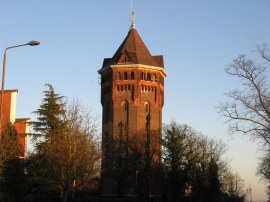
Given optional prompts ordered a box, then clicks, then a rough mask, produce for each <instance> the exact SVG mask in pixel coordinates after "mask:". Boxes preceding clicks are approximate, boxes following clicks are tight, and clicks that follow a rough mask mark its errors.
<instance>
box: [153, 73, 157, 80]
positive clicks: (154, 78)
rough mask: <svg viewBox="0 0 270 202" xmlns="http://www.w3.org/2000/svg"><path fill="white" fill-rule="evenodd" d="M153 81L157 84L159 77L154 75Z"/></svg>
mask: <svg viewBox="0 0 270 202" xmlns="http://www.w3.org/2000/svg"><path fill="white" fill-rule="evenodd" d="M153 81H154V82H156V81H157V75H156V74H153Z"/></svg>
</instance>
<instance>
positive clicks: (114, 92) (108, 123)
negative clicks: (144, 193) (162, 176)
mask: <svg viewBox="0 0 270 202" xmlns="http://www.w3.org/2000/svg"><path fill="white" fill-rule="evenodd" d="M98 73H99V74H100V76H101V105H102V109H103V114H102V152H103V156H102V176H101V177H102V192H103V193H104V194H114V193H115V189H114V184H115V178H114V176H111V170H112V169H113V164H114V162H115V145H116V143H115V141H119V138H122V139H123V141H126V142H127V141H129V139H130V138H131V137H134V136H135V137H136V138H137V137H138V138H143V139H145V140H146V127H147V124H146V122H147V120H146V117H147V116H148V117H151V119H150V126H149V127H150V130H151V131H157V132H158V134H159V138H158V140H157V141H159V139H160V138H161V130H162V107H163V105H164V78H165V77H166V75H167V73H166V71H165V69H164V63H163V56H162V55H159V56H152V55H151V53H150V52H149V50H148V49H147V47H146V45H145V44H144V42H143V40H142V39H141V37H140V35H139V34H138V32H137V30H136V29H135V25H134V24H132V26H131V28H130V30H129V32H128V34H127V36H126V38H125V39H124V41H123V42H122V44H121V45H120V47H119V48H118V50H117V51H116V53H115V54H114V55H113V57H112V58H105V59H104V61H103V66H102V68H101V69H100V70H99V71H98ZM149 115H150V116H149ZM139 136H143V137H139ZM157 145H158V146H157V149H158V150H161V145H160V143H159V142H158V143H157ZM127 152H128V149H127ZM156 160H160V156H157V157H156Z"/></svg>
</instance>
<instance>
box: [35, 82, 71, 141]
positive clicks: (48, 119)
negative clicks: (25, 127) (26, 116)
mask: <svg viewBox="0 0 270 202" xmlns="http://www.w3.org/2000/svg"><path fill="white" fill-rule="evenodd" d="M45 86H46V87H48V90H45V91H43V93H44V98H43V100H42V101H43V102H42V104H41V105H40V107H39V109H37V110H36V111H34V112H33V113H34V114H36V115H37V116H38V117H37V121H33V122H31V125H32V127H33V129H34V131H35V133H36V135H39V136H40V135H41V136H46V135H47V134H48V133H49V132H50V131H53V130H55V129H59V128H61V127H62V125H63V123H64V120H63V116H64V114H65V105H66V104H65V102H64V98H65V97H64V96H60V95H59V94H57V93H55V91H54V88H53V86H52V85H50V84H46V85H45Z"/></svg>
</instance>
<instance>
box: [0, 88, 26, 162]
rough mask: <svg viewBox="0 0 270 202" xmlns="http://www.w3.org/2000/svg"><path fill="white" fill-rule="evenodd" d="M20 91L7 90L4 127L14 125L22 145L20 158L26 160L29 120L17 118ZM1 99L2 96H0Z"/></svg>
mask: <svg viewBox="0 0 270 202" xmlns="http://www.w3.org/2000/svg"><path fill="white" fill-rule="evenodd" d="M17 94H18V90H5V91H4V97H3V110H2V127H5V125H6V123H8V122H10V123H12V124H14V126H15V129H16V130H17V132H18V134H19V139H18V141H19V143H20V145H21V152H20V155H19V157H20V158H24V157H25V155H26V149H27V140H28V136H27V134H28V133H29V121H30V119H29V118H20V119H17V118H16V103H17ZM0 99H1V95H0Z"/></svg>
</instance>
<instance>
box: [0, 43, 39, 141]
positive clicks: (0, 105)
mask: <svg viewBox="0 0 270 202" xmlns="http://www.w3.org/2000/svg"><path fill="white" fill-rule="evenodd" d="M39 44H40V42H39V41H30V42H28V43H25V44H20V45H16V46H10V47H7V48H6V49H5V52H4V59H3V72H2V87H1V103H0V107H1V110H0V141H1V137H2V127H3V126H2V125H3V124H2V118H3V97H4V90H5V74H6V53H7V50H8V49H11V48H17V47H20V46H37V45H39Z"/></svg>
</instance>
